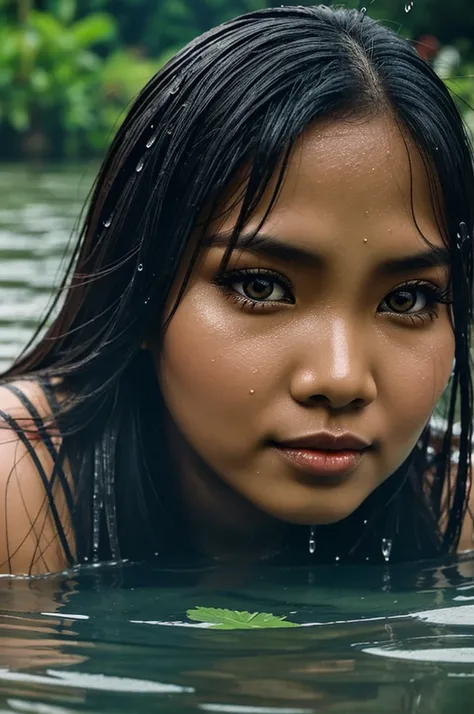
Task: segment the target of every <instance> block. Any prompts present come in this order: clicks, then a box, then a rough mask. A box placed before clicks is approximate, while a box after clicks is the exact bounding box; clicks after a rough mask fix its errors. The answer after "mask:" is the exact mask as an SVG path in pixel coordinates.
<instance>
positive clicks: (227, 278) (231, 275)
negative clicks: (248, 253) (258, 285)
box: [214, 268, 296, 310]
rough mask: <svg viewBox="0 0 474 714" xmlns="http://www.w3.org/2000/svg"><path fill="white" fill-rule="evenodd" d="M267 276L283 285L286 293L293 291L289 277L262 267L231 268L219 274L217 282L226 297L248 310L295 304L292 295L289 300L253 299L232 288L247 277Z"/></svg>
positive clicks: (277, 283)
mask: <svg viewBox="0 0 474 714" xmlns="http://www.w3.org/2000/svg"><path fill="white" fill-rule="evenodd" d="M259 277H262V278H266V279H267V280H269V281H271V282H273V283H275V284H276V285H279V286H280V287H282V288H283V289H284V290H285V291H286V293H290V294H291V293H292V291H293V286H292V284H291V282H290V281H289V280H288V278H285V276H284V275H281V273H276V272H274V271H273V270H263V269H261V268H253V269H251V268H248V269H245V270H231V271H229V272H228V273H224V274H223V275H218V276H217V277H216V279H215V281H214V282H215V284H216V285H217V286H218V287H219V288H220V289H221V290H222V291H223V293H224V295H225V297H227V298H229V299H230V300H233V301H234V302H236V303H237V304H238V305H240V307H241V308H242V309H248V310H269V309H270V310H271V309H272V308H274V307H275V305H281V304H282V303H284V304H287V305H294V304H295V302H296V301H295V299H294V297H293V296H291V297H290V298H289V299H287V300H270V301H265V300H251V299H250V298H247V297H244V295H240V294H238V293H236V292H235V291H233V290H232V286H233V285H235V283H238V282H243V281H244V280H245V278H259Z"/></svg>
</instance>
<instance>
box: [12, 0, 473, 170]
mask: <svg viewBox="0 0 474 714" xmlns="http://www.w3.org/2000/svg"><path fill="white" fill-rule="evenodd" d="M281 2H282V0H0V158H5V157H6V156H8V155H12V152H13V155H14V154H15V153H16V152H18V150H19V147H20V146H21V147H22V149H23V151H24V152H26V153H27V154H28V153H29V154H34V153H37V154H42V153H43V154H47V155H56V156H66V155H69V156H74V155H76V156H77V155H85V154H87V153H97V152H99V153H101V152H102V151H103V149H104V147H105V146H106V145H107V144H108V141H109V139H110V135H111V132H112V131H113V130H114V128H115V127H116V125H117V122H118V117H119V115H120V113H121V112H123V110H124V109H125V108H126V106H127V105H128V103H129V102H130V101H131V100H132V99H133V97H134V96H135V95H136V94H137V92H138V91H139V90H140V88H141V87H142V86H143V85H144V84H145V82H146V81H147V80H148V79H149V77H150V76H151V75H152V74H153V73H154V72H156V70H157V69H158V68H159V67H160V66H161V65H162V64H163V63H164V62H165V61H166V60H167V59H168V58H169V57H170V56H171V55H173V54H174V53H175V52H176V51H177V50H178V49H180V48H181V47H182V46H183V45H184V44H186V43H187V42H188V41H190V40H191V39H193V38H194V37H196V36H197V35H199V34H201V33H202V32H205V31H206V30H208V29H210V28H211V27H214V26H215V25H218V24H220V23H222V22H224V21H226V20H228V19H230V18H232V17H235V16H237V15H240V14H242V13H245V12H250V11H254V10H259V9H262V8H264V7H271V6H273V5H279V4H281ZM283 2H285V0H283ZM473 2H474V0H451V1H450V2H449V3H447V2H446V0H346V3H345V4H346V6H349V7H359V8H361V7H362V6H363V5H365V6H366V7H367V10H368V14H369V15H371V16H372V17H375V18H377V19H382V20H384V21H386V22H387V23H389V24H390V25H391V26H392V27H394V28H395V29H396V30H397V31H399V32H400V33H402V34H403V35H405V36H407V37H409V38H411V39H413V40H415V41H417V42H421V43H423V44H422V46H421V47H420V53H422V54H423V55H424V56H425V57H426V58H427V59H428V60H429V61H433V60H434V59H435V57H436V54H437V50H438V49H439V48H442V49H443V50H446V46H450V45H451V46H452V47H453V51H454V52H456V51H457V52H458V54H459V56H460V57H461V59H462V63H461V65H460V66H459V67H456V68H454V70H455V71H454V70H453V71H454V74H455V75H456V77H457V78H456V79H453V78H452V73H451V74H450V75H449V74H445V75H444V78H445V79H446V81H449V79H450V78H451V81H450V82H449V86H450V88H451V89H452V90H453V92H455V93H457V94H459V96H460V97H461V99H462V100H464V102H468V103H469V104H471V106H472V105H473V104H474V78H473V77H472V73H473V67H474V8H473V4H472V3H473ZM326 3H327V4H333V2H332V0H326ZM286 4H288V5H313V4H315V3H314V2H312V1H308V0H306V1H305V0H303V1H302V0H286ZM334 4H336V2H334ZM337 4H338V5H339V4H340V3H339V2H337ZM445 54H446V53H445ZM451 54H452V53H451ZM448 55H449V52H448ZM459 77H461V78H460V79H459ZM466 117H467V118H468V119H469V122H470V123H471V124H473V125H474V112H469V111H468V110H466Z"/></svg>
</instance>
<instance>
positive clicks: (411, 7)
mask: <svg viewBox="0 0 474 714" xmlns="http://www.w3.org/2000/svg"><path fill="white" fill-rule="evenodd" d="M414 4H415V2H414V0H410V2H407V3H405V12H410V10H412V9H413V5H414Z"/></svg>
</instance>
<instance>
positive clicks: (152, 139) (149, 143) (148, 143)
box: [146, 131, 158, 149]
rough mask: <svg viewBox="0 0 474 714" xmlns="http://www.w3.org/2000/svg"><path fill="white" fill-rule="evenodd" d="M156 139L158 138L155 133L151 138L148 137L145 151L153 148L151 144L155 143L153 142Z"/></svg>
mask: <svg viewBox="0 0 474 714" xmlns="http://www.w3.org/2000/svg"><path fill="white" fill-rule="evenodd" d="M157 138H158V132H157V131H155V133H154V134H153V136H150V138H149V139H148V141H147V142H146V148H147V149H151V147H152V146H153V144H154V143H155V141H156V139H157Z"/></svg>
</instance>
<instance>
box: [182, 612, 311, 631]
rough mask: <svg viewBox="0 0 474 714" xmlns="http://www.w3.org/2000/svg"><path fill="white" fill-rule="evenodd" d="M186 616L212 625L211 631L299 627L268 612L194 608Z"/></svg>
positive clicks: (295, 623)
mask: <svg viewBox="0 0 474 714" xmlns="http://www.w3.org/2000/svg"><path fill="white" fill-rule="evenodd" d="M186 615H187V616H188V617H189V619H190V620H194V621H195V622H207V623H209V624H212V629H213V630H264V629H270V628H272V629H273V628H276V627H300V625H299V624H298V623H297V622H288V620H286V619H285V618H284V617H277V616H276V615H272V614H271V613H270V612H241V611H239V610H222V609H220V608H216V607H196V608H195V609H194V610H188V611H187V613H186Z"/></svg>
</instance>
